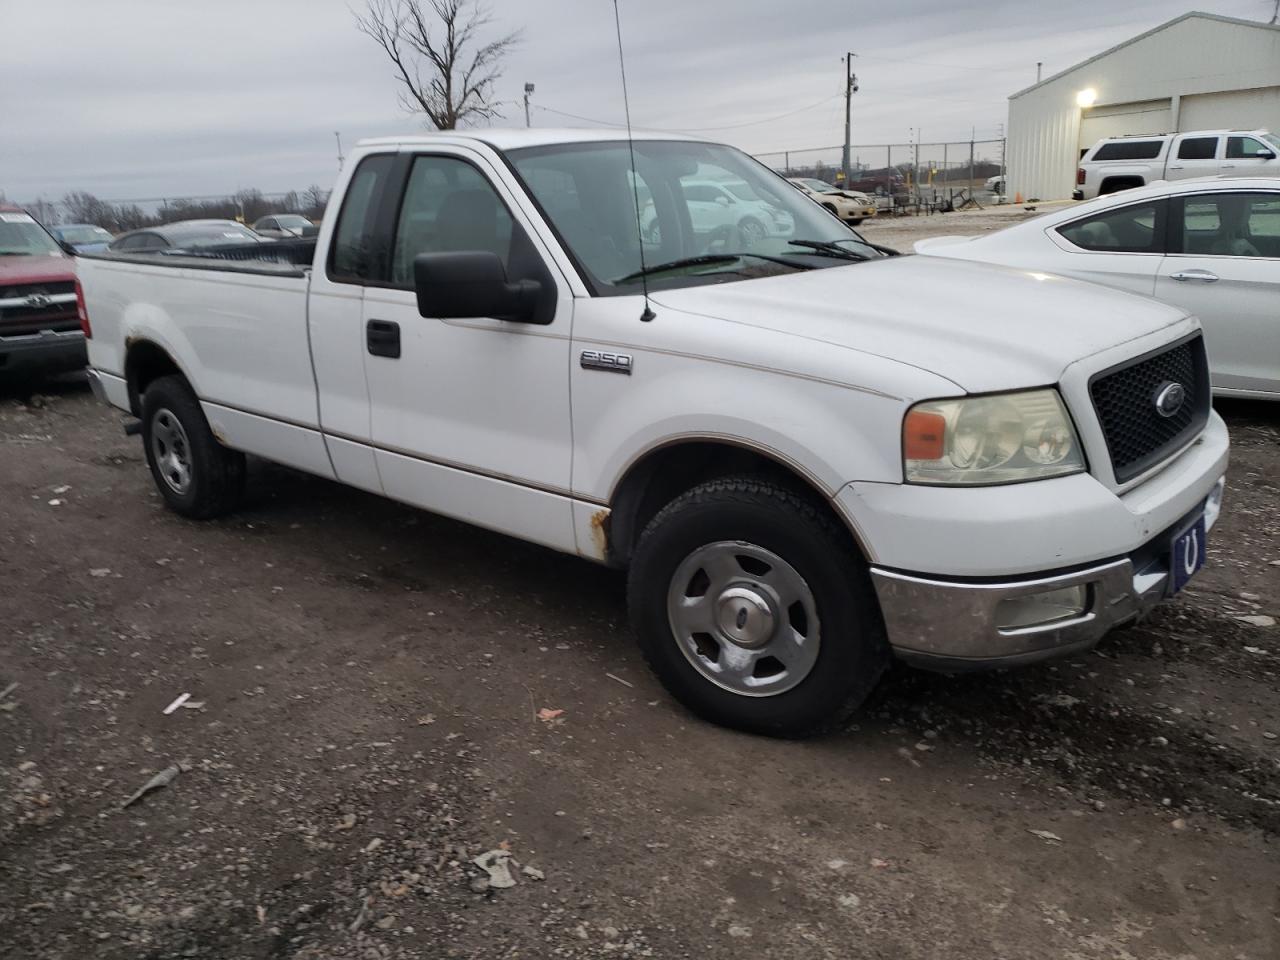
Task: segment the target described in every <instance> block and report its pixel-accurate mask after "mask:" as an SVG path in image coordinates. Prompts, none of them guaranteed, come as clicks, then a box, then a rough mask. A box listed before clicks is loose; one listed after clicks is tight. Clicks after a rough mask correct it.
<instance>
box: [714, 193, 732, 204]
mask: <svg viewBox="0 0 1280 960" xmlns="http://www.w3.org/2000/svg"><path fill="white" fill-rule="evenodd" d="M716 203H718V204H720V206H722V207H727V206H728V205H729V204H730V203H732V201H731V200H730V199H729V198H728V197H726V196H725V195H724V194H723V193H722V194H720V195H719V196H718V197H716Z"/></svg>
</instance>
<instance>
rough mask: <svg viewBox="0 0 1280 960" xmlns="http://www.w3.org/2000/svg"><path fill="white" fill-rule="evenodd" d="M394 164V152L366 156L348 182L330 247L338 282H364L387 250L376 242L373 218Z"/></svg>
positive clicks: (330, 273)
mask: <svg viewBox="0 0 1280 960" xmlns="http://www.w3.org/2000/svg"><path fill="white" fill-rule="evenodd" d="M394 163H395V154H393V153H377V154H373V155H372V156H368V157H365V158H364V159H363V160H361V161H360V166H358V167H356V172H355V173H354V174H352V176H351V182H350V183H349V184H347V192H346V194H345V195H344V196H343V198H342V209H341V210H340V211H339V212H338V223H337V226H336V227H335V228H334V232H333V243H332V244H331V245H330V247H329V262H328V271H327V272H328V276H329V279H330V280H332V281H334V282H335V283H364V282H366V280H368V279H369V278H370V277H372V276H374V275H376V274H377V272H378V261H379V260H380V259H381V258H383V257H385V255H386V251H384V250H378V249H377V246H376V244H375V237H376V234H375V233H374V227H375V223H374V220H375V218H376V217H377V213H378V206H379V204H378V200H380V199H381V196H382V192H383V190H384V188H385V187H386V183H387V180H388V179H389V177H390V175H391V168H392V165H393V164H394Z"/></svg>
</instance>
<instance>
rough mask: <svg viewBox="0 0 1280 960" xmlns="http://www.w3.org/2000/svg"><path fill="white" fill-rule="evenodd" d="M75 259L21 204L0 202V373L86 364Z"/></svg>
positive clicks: (41, 370)
mask: <svg viewBox="0 0 1280 960" xmlns="http://www.w3.org/2000/svg"><path fill="white" fill-rule="evenodd" d="M79 316H80V315H79V311H78V310H77V308H76V270H75V260H73V259H72V258H71V257H69V256H67V255H66V254H65V253H63V252H62V248H61V247H60V246H58V242H57V241H56V240H54V239H53V237H51V236H50V235H49V232H48V231H47V230H45V228H44V227H42V226H40V224H39V223H37V222H36V219H35V218H34V217H32V216H31V214H29V213H27V212H26V211H25V210H23V209H21V208H20V207H10V206H4V205H0V377H3V376H6V375H13V374H19V373H55V372H58V371H61V370H74V369H76V368H78V367H83V366H85V365H86V364H87V363H88V360H87V358H86V356H85V342H84V336H85V335H84V330H83V329H82V328H81V324H80V319H79Z"/></svg>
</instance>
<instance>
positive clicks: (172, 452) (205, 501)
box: [142, 376, 245, 520]
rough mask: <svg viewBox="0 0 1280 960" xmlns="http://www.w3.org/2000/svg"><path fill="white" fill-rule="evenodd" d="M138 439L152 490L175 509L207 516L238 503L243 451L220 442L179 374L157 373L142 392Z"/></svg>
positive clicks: (196, 515)
mask: <svg viewBox="0 0 1280 960" xmlns="http://www.w3.org/2000/svg"><path fill="white" fill-rule="evenodd" d="M142 442H143V446H144V447H145V449H146V454H147V465H148V466H149V467H150V468H151V476H152V478H153V479H154V480H155V483H156V488H157V489H158V490H159V491H160V495H161V496H162V497H164V501H165V503H166V504H168V506H169V508H170V509H171V510H173V511H174V512H176V513H180V514H182V515H183V516H184V517H191V518H192V519H195V520H208V519H210V518H212V517H216V516H219V515H221V514H223V513H227V512H228V511H230V510H232V509H234V508H235V506H236V504H237V503H238V502H239V500H240V496H241V493H242V492H243V490H244V476H245V459H244V454H242V453H238V452H237V451H235V450H229V449H227V448H226V447H224V446H222V445H221V444H220V443H218V441H217V439H215V438H214V436H213V431H212V430H210V429H209V421H208V420H206V419H205V416H204V411H202V410H201V409H200V401H199V400H198V399H197V398H196V395H195V393H194V392H193V391H192V389H191V387H190V386H189V385H188V383H187V381H186V380H184V379H183V378H182V377H180V376H169V377H160V378H159V379H157V380H155V381H153V382H152V383H151V384H150V386H148V387H147V390H146V393H144V394H143V395H142Z"/></svg>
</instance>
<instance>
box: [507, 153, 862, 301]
mask: <svg viewBox="0 0 1280 960" xmlns="http://www.w3.org/2000/svg"><path fill="white" fill-rule="evenodd" d="M507 156H508V158H509V160H510V162H511V165H512V167H513V168H514V170H515V172H516V174H517V175H518V176H519V177H520V179H521V180H522V181H523V182H524V184H525V187H526V188H527V189H528V191H529V193H530V194H531V195H532V196H533V198H534V199H535V200H536V201H537V202H538V204H539V206H540V207H541V208H542V210H543V212H544V213H545V214H546V216H547V219H548V220H549V221H550V222H551V225H552V226H553V227H554V228H555V230H556V232H557V233H558V234H559V235H560V237H561V239H562V240H563V242H564V243H565V245H566V246H567V247H568V248H569V251H570V253H571V254H572V255H573V258H574V260H575V261H576V262H577V264H578V266H579V267H580V268H581V270H582V272H583V273H584V274H585V275H586V277H587V279H588V281H589V283H590V284H591V286H592V288H593V291H594V292H595V293H596V294H598V295H601V296H613V295H620V294H634V293H636V292H638V291H639V288H640V283H641V277H642V276H647V279H648V281H649V284H650V287H651V288H653V289H658V288H662V289H669V288H672V287H682V286H693V285H695V284H703V283H722V282H726V281H732V280H744V279H750V278H752V277H759V276H769V275H774V274H778V273H786V272H790V271H792V270H804V269H812V268H816V267H829V266H839V265H841V264H848V263H852V262H856V261H858V260H862V259H878V258H879V257H880V256H881V253H880V252H879V251H877V250H876V249H875V248H873V247H871V246H869V245H868V244H866V243H865V242H864V241H863V240H862V238H861V237H859V236H858V234H856V233H855V232H854V231H852V230H851V229H849V228H848V227H846V226H845V225H844V224H842V223H841V222H840V221H839V220H837V219H836V218H835V217H833V216H831V215H830V214H829V213H827V212H826V211H825V210H823V209H822V208H821V207H820V206H818V205H817V204H816V203H814V202H813V201H812V200H810V199H808V198H807V197H805V196H804V195H803V194H801V193H800V192H799V191H798V190H796V189H795V188H794V187H793V186H792V185H791V184H789V183H787V181H785V180H783V179H782V178H781V177H779V176H778V175H777V174H775V173H773V172H772V171H771V170H769V169H768V168H766V167H764V166H761V165H760V164H759V163H757V162H756V161H755V160H753V159H751V158H750V157H748V156H747V155H746V154H744V153H742V152H741V151H739V150H736V149H734V148H732V147H726V146H722V145H719V144H709V143H699V142H694V141H665V140H637V141H636V142H635V167H636V169H635V170H634V171H633V169H632V165H631V152H630V150H629V149H628V146H627V143H626V141H610V142H604V143H567V144H554V145H548V146H540V147H526V148H523V149H518V150H511V151H508V153H507ZM637 207H638V208H639V222H638V223H637V220H636V215H637ZM797 241H799V242H797ZM835 245H839V246H835ZM843 251H847V255H840V254H841V253H842V252H843ZM642 254H643V257H642ZM655 267H661V269H658V270H655V269H654V268H655Z"/></svg>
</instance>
